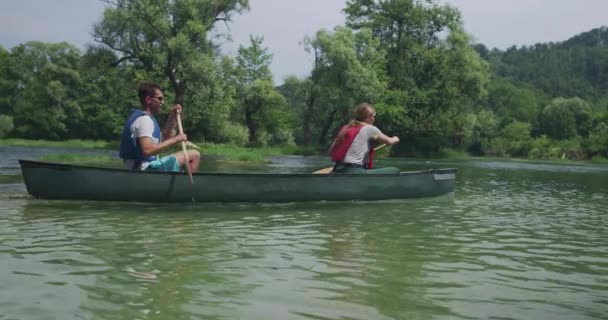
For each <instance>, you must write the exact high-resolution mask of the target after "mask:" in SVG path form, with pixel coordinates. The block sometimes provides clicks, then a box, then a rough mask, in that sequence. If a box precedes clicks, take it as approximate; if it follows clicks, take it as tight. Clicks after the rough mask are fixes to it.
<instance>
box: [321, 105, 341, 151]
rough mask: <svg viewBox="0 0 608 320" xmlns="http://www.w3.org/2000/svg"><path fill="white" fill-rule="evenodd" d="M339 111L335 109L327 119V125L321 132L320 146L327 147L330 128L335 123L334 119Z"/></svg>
mask: <svg viewBox="0 0 608 320" xmlns="http://www.w3.org/2000/svg"><path fill="white" fill-rule="evenodd" d="M336 112H338V110H336V109H334V110H332V112H331V113H330V114H329V116H328V117H327V119H325V124H324V125H323V129H322V130H321V137H319V145H322V146H325V145H326V144H327V133H328V132H329V128H331V125H332V124H333V123H334V117H335V115H336Z"/></svg>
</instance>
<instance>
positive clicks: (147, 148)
mask: <svg viewBox="0 0 608 320" xmlns="http://www.w3.org/2000/svg"><path fill="white" fill-rule="evenodd" d="M137 139H138V140H139V146H140V147H141V152H142V153H143V155H144V157H150V156H155V155H157V154H159V153H161V151H163V150H164V149H165V148H167V147H169V146H172V145H174V144H176V143H179V142H182V141H187V140H188V136H186V135H185V134H178V135H175V136H173V137H171V138H169V139H167V140H163V141H162V142H160V143H152V138H150V137H141V138H137Z"/></svg>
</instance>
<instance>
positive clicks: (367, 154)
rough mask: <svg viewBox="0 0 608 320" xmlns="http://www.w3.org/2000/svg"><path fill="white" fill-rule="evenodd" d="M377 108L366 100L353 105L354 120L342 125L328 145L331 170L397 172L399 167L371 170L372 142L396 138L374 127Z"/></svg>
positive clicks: (385, 142)
mask: <svg viewBox="0 0 608 320" xmlns="http://www.w3.org/2000/svg"><path fill="white" fill-rule="evenodd" d="M375 121H376V111H375V110H374V107H373V106H372V105H371V104H369V103H361V104H359V105H358V106H357V107H356V108H355V119H354V120H352V121H351V122H349V123H348V124H347V125H345V126H344V127H342V129H340V131H339V132H338V135H337V136H336V139H335V140H334V142H333V143H332V145H331V147H330V148H329V153H330V154H331V158H332V161H334V162H335V165H334V169H333V173H368V174H397V173H399V169H398V168H393V167H386V168H379V169H373V156H374V148H373V143H374V142H380V143H384V144H387V145H393V144H395V143H398V142H399V137H388V136H386V135H385V134H383V133H382V132H381V131H380V129H378V128H377V127H376V126H374V125H373V124H374V122H375Z"/></svg>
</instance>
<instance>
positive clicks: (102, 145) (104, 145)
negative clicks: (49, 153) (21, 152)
mask: <svg viewBox="0 0 608 320" xmlns="http://www.w3.org/2000/svg"><path fill="white" fill-rule="evenodd" d="M0 146H3V147H46V148H78V149H116V148H117V147H118V142H116V141H112V142H108V141H94V140H80V139H70V140H64V141H51V140H27V139H15V138H11V139H4V140H0Z"/></svg>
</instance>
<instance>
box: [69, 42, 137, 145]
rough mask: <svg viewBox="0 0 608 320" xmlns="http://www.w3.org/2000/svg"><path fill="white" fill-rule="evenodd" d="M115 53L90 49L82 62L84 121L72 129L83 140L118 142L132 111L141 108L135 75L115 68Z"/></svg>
mask: <svg viewBox="0 0 608 320" xmlns="http://www.w3.org/2000/svg"><path fill="white" fill-rule="evenodd" d="M117 59H118V57H117V56H116V54H115V53H114V52H113V51H112V50H110V49H109V48H107V47H105V46H103V47H102V46H91V47H88V48H87V50H86V52H85V53H84V54H83V55H82V57H81V59H80V63H79V69H80V74H81V77H82V80H83V84H82V85H83V87H84V88H83V90H82V91H83V93H82V95H81V96H80V98H79V103H80V105H81V107H82V112H83V118H82V120H81V121H80V122H78V123H74V124H73V125H72V127H71V128H70V131H71V132H73V134H72V135H73V136H74V137H79V138H81V139H85V138H87V139H104V140H115V139H117V137H119V136H120V133H121V132H122V126H123V124H124V121H125V117H126V116H127V115H128V114H129V113H130V112H131V111H130V109H136V108H139V101H138V100H137V96H136V94H135V90H134V88H136V84H134V83H133V82H132V80H130V79H132V77H133V74H132V72H130V69H129V68H127V67H124V66H114V65H113V64H114V62H115V61H116V60H117Z"/></svg>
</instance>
